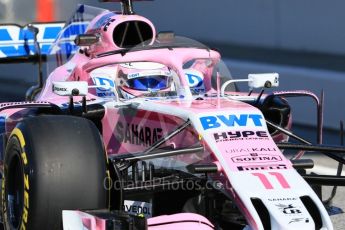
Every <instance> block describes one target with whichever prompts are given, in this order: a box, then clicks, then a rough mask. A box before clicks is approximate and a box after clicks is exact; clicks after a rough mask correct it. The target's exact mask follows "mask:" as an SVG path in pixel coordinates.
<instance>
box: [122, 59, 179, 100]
mask: <svg viewBox="0 0 345 230" xmlns="http://www.w3.org/2000/svg"><path fill="white" fill-rule="evenodd" d="M117 79H118V81H119V82H118V85H119V86H120V91H121V94H122V96H123V97H124V98H127V99H129V98H133V97H136V96H140V95H142V94H146V93H154V92H159V91H169V90H171V87H172V86H171V85H172V74H171V71H170V69H169V68H168V67H166V66H165V65H163V64H160V63H155V62H131V63H123V64H120V65H119V66H118V70H117Z"/></svg>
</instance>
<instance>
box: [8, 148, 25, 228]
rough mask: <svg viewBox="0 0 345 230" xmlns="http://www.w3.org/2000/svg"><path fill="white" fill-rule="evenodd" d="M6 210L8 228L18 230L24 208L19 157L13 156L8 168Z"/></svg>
mask: <svg viewBox="0 0 345 230" xmlns="http://www.w3.org/2000/svg"><path fill="white" fill-rule="evenodd" d="M6 183H7V193H6V198H5V199H6V201H7V202H6V206H7V207H6V208H7V212H8V215H7V218H8V222H9V223H10V226H11V227H12V228H14V229H17V228H19V225H20V222H21V217H22V212H23V207H24V200H23V197H24V178H23V168H22V162H21V157H20V155H19V153H18V154H15V155H14V156H13V157H12V159H11V161H10V164H9V167H8V176H7V178H6Z"/></svg>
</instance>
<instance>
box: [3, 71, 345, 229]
mask: <svg viewBox="0 0 345 230" xmlns="http://www.w3.org/2000/svg"><path fill="white" fill-rule="evenodd" d="M37 74H38V71H37V66H33V65H31V64H10V65H9V64H6V65H4V64H2V65H0V102H8V101H21V100H24V98H25V97H24V95H25V92H26V90H27V89H28V88H29V87H30V86H31V85H33V84H34V83H35V81H36V76H37ZM293 130H294V132H295V133H296V134H299V135H300V136H302V137H304V138H305V139H307V140H311V141H313V140H315V128H313V127H305V126H303V125H296V126H294V127H293ZM339 139H340V138H339V135H338V132H336V131H333V130H325V133H324V143H325V144H336V145H338V144H339V143H340V141H339ZM308 156H309V155H305V157H306V158H308ZM311 157H312V159H313V160H314V162H315V165H316V166H315V167H314V169H313V172H314V173H317V174H329V175H335V173H336V168H337V163H336V162H335V161H333V160H330V159H329V158H326V157H324V156H322V155H312V156H311ZM343 176H345V170H343ZM332 188H333V187H330V186H327V187H326V186H325V187H323V189H322V193H323V194H322V199H323V200H326V199H327V198H328V197H329V196H330V194H331V190H332ZM332 206H333V207H335V208H334V209H333V210H336V211H339V209H341V210H344V211H345V187H339V188H338V190H337V194H336V196H335V197H334V199H333V202H332ZM338 208H339V209H338ZM331 219H332V222H333V224H334V229H337V230H338V229H339V230H345V214H341V213H340V214H335V215H331Z"/></svg>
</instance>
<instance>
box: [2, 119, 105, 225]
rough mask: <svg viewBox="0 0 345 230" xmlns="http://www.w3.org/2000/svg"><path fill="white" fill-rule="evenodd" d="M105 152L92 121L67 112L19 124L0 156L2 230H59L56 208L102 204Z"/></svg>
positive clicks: (98, 205) (100, 205) (71, 208)
mask: <svg viewBox="0 0 345 230" xmlns="http://www.w3.org/2000/svg"><path fill="white" fill-rule="evenodd" d="M107 175H108V173H107V167H106V160H105V151H104V148H103V143H102V139H101V136H100V134H99V132H98V130H97V128H96V127H95V125H94V124H93V123H92V122H91V121H88V120H86V119H83V118H78V117H72V116H40V117H34V118H29V119H25V120H24V121H23V122H21V123H19V124H18V125H17V127H16V128H15V129H14V130H13V131H12V134H11V136H10V137H9V140H8V143H7V147H6V151H5V159H4V179H3V181H2V183H3V184H2V194H3V196H2V203H3V204H2V212H3V220H4V227H5V229H28V230H36V229H62V210H84V209H88V210H91V209H105V208H107V206H108V205H107V200H108V192H107V191H106V188H105V187H106V186H104V185H103V182H104V181H107V180H105V179H106V177H107Z"/></svg>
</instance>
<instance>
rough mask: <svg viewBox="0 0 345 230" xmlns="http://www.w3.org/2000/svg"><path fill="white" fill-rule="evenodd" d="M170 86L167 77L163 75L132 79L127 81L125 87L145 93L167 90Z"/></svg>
mask: <svg viewBox="0 0 345 230" xmlns="http://www.w3.org/2000/svg"><path fill="white" fill-rule="evenodd" d="M169 85H170V81H169V77H168V76H163V75H156V76H148V77H140V78H132V79H128V80H127V86H128V87H129V88H131V89H135V90H143V91H147V90H148V89H152V90H162V89H166V88H168V87H169Z"/></svg>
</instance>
